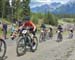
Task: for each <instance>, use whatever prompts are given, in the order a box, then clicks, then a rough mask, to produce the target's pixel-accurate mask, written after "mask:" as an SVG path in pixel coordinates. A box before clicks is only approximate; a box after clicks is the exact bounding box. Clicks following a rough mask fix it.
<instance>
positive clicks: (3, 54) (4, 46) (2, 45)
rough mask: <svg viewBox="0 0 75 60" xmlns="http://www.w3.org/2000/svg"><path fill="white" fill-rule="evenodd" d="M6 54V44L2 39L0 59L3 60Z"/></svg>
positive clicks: (0, 42) (0, 40)
mask: <svg viewBox="0 0 75 60" xmlns="http://www.w3.org/2000/svg"><path fill="white" fill-rule="evenodd" d="M5 54H6V43H5V41H4V40H2V39H0V58H3V57H4V56H5Z"/></svg>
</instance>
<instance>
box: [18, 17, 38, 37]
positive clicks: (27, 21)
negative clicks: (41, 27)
mask: <svg viewBox="0 0 75 60" xmlns="http://www.w3.org/2000/svg"><path fill="white" fill-rule="evenodd" d="M26 27H29V28H30V29H29V31H30V32H31V33H32V34H33V36H35V33H36V31H37V29H36V25H35V24H34V23H33V22H32V21H31V20H30V17H29V16H26V18H25V22H24V23H23V24H22V26H20V27H19V29H20V30H22V29H23V28H26Z"/></svg>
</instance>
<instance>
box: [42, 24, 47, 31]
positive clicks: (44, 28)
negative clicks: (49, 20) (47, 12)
mask: <svg viewBox="0 0 75 60" xmlns="http://www.w3.org/2000/svg"><path fill="white" fill-rule="evenodd" d="M41 29H42V30H43V31H45V30H46V25H45V24H44V23H43V24H41Z"/></svg>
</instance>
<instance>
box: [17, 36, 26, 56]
mask: <svg viewBox="0 0 75 60" xmlns="http://www.w3.org/2000/svg"><path fill="white" fill-rule="evenodd" d="M16 52H17V55H18V56H21V55H24V54H25V53H26V42H25V39H24V38H23V37H22V38H20V39H19V40H18V42H17V48H16Z"/></svg>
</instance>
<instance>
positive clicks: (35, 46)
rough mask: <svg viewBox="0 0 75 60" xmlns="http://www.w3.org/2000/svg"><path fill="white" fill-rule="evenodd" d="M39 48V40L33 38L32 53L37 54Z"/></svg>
mask: <svg viewBox="0 0 75 60" xmlns="http://www.w3.org/2000/svg"><path fill="white" fill-rule="evenodd" d="M37 47H38V39H37V37H33V41H32V45H31V51H32V52H35V51H36V50H37Z"/></svg>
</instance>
